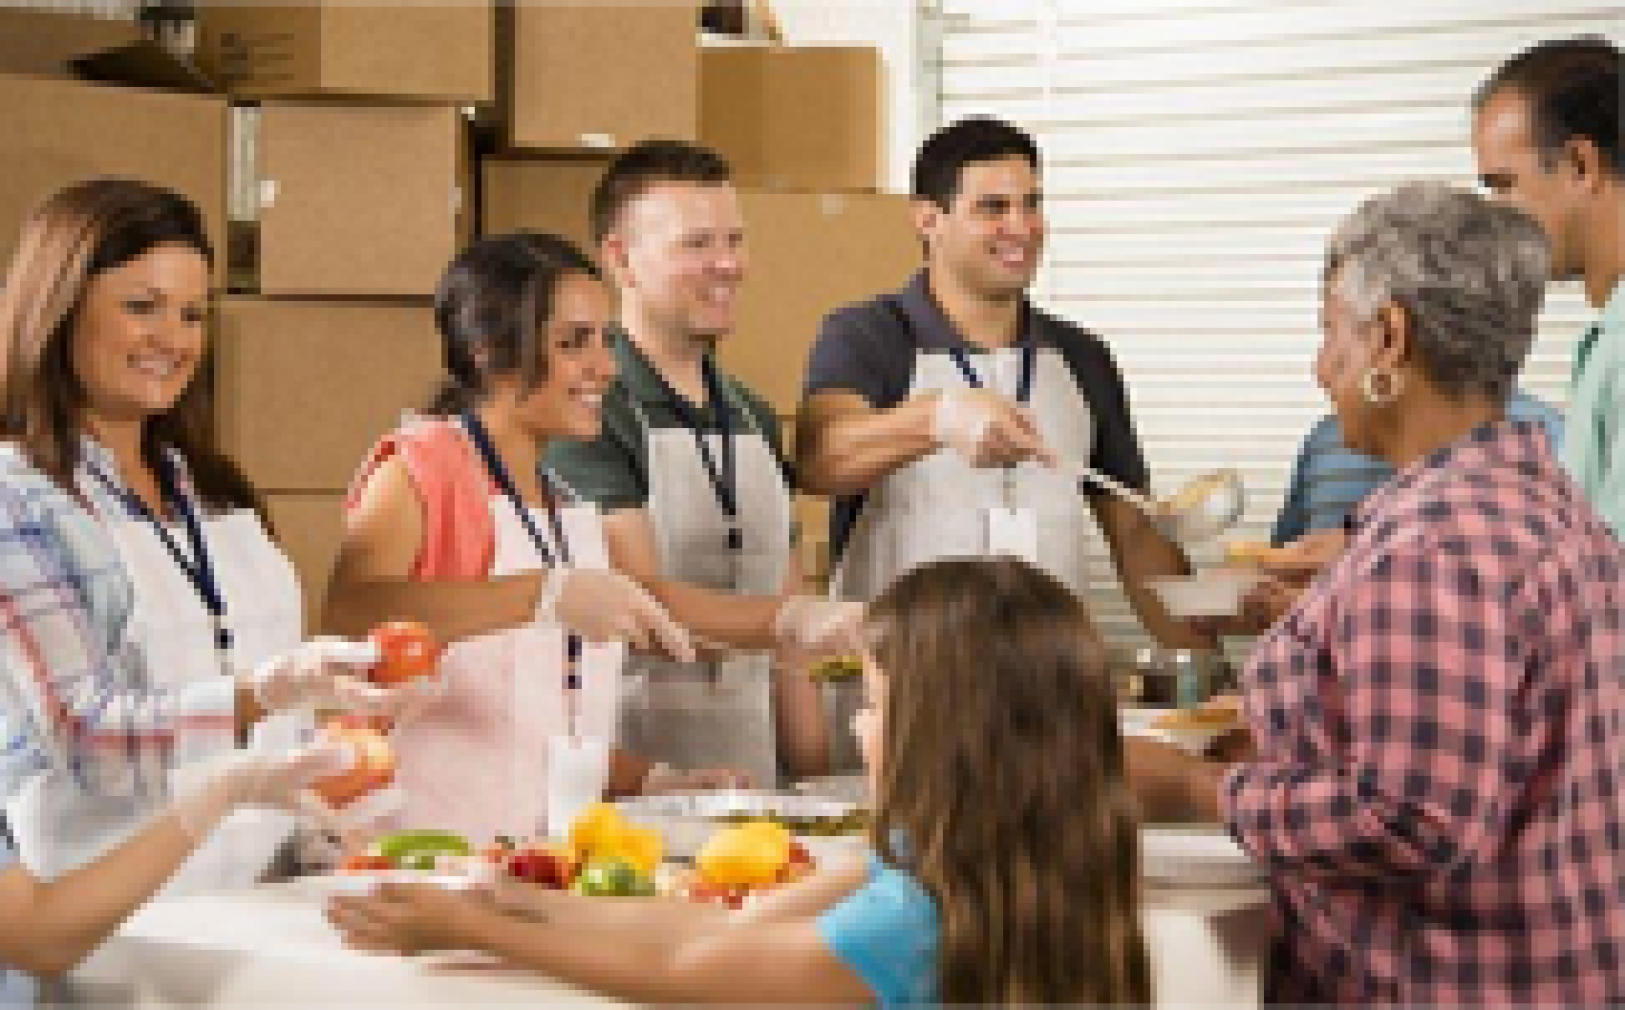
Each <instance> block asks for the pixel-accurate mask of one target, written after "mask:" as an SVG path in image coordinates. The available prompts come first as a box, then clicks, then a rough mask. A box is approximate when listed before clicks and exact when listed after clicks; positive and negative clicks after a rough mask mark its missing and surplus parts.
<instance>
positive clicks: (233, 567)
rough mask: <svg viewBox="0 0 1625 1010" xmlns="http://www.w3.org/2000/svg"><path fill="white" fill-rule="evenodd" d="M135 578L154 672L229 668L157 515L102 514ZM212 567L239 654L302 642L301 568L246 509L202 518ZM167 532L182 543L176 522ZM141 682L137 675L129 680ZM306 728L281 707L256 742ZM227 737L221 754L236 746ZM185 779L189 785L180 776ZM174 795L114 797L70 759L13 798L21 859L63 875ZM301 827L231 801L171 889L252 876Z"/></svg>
mask: <svg viewBox="0 0 1625 1010" xmlns="http://www.w3.org/2000/svg"><path fill="white" fill-rule="evenodd" d="M99 518H100V519H101V521H102V522H103V524H104V526H105V528H106V529H107V530H108V532H109V534H110V535H111V537H112V539H113V542H114V544H115V545H116V547H117V549H118V553H119V558H120V560H121V561H122V562H123V564H124V567H125V569H126V571H127V572H128V573H129V577H130V580H131V583H132V584H133V587H134V601H135V603H134V613H133V614H132V628H131V631H132V634H133V636H134V638H135V640H136V642H137V644H138V647H139V648H140V650H141V652H142V655H143V658H144V660H145V662H144V663H143V667H144V669H145V671H146V675H147V683H148V684H149V685H151V686H153V687H179V686H182V685H185V684H191V683H196V682H199V681H203V680H207V679H209V678H214V677H222V676H226V675H227V671H225V670H224V669H222V665H221V655H220V653H219V651H218V650H217V649H216V647H215V625H214V619H213V618H212V616H211V615H210V614H209V612H208V610H207V608H206V607H205V606H204V604H203V602H202V600H201V599H200V597H199V595H198V593H197V591H196V590H195V589H194V588H193V586H192V583H191V582H190V581H189V580H188V579H187V577H186V575H185V574H184V573H183V572H182V571H181V569H180V566H179V565H178V564H177V563H176V561H175V559H174V558H173V557H172V556H171V555H170V553H169V551H168V549H167V548H166V547H165V545H164V543H163V541H162V540H161V539H160V538H159V535H158V533H157V531H156V530H154V529H153V527H152V525H151V524H150V523H149V522H147V521H145V520H143V519H140V518H137V517H134V516H131V515H129V514H127V513H120V514H118V515H101V516H99ZM200 518H201V520H202V522H203V530H204V539H205V542H206V543H207V545H208V550H209V554H210V559H211V562H212V564H213V567H214V571H215V577H216V579H217V580H218V582H219V585H220V589H221V595H222V596H224V598H225V600H226V601H227V624H228V626H229V627H230V630H231V634H232V647H231V651H230V661H231V665H232V666H233V667H234V668H236V669H249V668H252V667H253V666H255V665H257V664H258V663H260V662H262V661H264V660H266V659H270V658H272V657H273V656H276V655H278V654H280V653H283V652H286V651H288V650H290V649H292V648H294V647H295V646H297V645H298V644H299V643H300V641H301V637H302V630H303V627H302V625H303V602H302V597H301V594H300V590H299V580H298V576H297V574H296V573H295V571H294V568H293V565H292V564H291V563H290V562H289V560H288V559H287V557H286V556H285V555H283V554H282V552H281V551H280V550H278V549H277V547H276V545H275V544H273V543H272V542H271V539H270V537H269V536H267V535H266V532H265V528H264V526H263V525H262V524H261V523H260V520H259V517H258V516H256V515H255V514H254V513H253V512H251V511H249V510H238V511H233V512H229V513H226V514H224V515H219V516H203V517H200ZM170 528H171V533H172V535H174V536H175V537H176V540H177V542H180V543H186V542H187V541H186V538H185V534H184V532H183V530H182V529H181V526H180V524H179V523H176V524H174V525H172V526H171V527H170ZM131 686H137V685H131ZM308 736H309V719H308V717H307V716H303V715H301V714H297V713H295V714H287V715H280V716H273V717H271V718H270V719H268V720H266V721H265V722H264V723H262V724H261V725H260V726H259V727H257V728H256V732H255V733H254V735H253V736H252V738H251V740H250V747H251V748H254V749H265V750H267V751H269V752H282V751H286V750H288V749H291V748H293V747H296V746H298V745H299V744H300V743H301V742H303V741H304V740H305V739H308ZM229 749H230V745H229V743H228V744H226V747H225V749H223V751H222V757H225V756H227V754H228V753H229ZM203 774H205V768H204V767H203V766H198V767H194V768H186V767H182V768H177V769H174V771H173V772H172V774H171V782H172V783H174V788H175V790H176V791H177V792H184V791H185V790H186V789H188V788H190V787H191V786H192V785H195V784H196V783H197V782H198V781H199V780H200V779H201V777H202V775H203ZM183 783H184V784H183ZM165 805H166V799H165V798H164V797H162V796H157V795H154V796H151V797H147V798H144V799H135V798H129V799H106V798H102V797H96V796H93V795H89V794H87V793H86V792H85V791H84V789H83V788H82V787H81V786H80V785H79V784H78V782H77V781H76V780H75V779H74V776H73V775H72V773H71V772H70V771H69V770H68V769H65V768H53V769H50V770H48V771H46V772H43V773H41V774H40V775H38V776H35V777H34V778H33V779H32V780H30V781H29V783H28V784H27V785H26V786H25V787H24V789H23V790H22V791H21V792H20V793H19V795H18V796H17V797H16V798H15V799H14V800H13V802H12V804H11V805H10V807H9V808H8V811H9V814H10V818H11V826H12V830H13V832H14V833H15V834H16V836H17V847H18V851H19V855H20V856H21V858H22V860H23V862H24V863H25V864H26V865H28V866H29V868H30V869H32V870H33V871H34V872H35V873H36V874H38V875H39V876H41V877H44V878H48V879H50V878H55V877H58V876H61V875H62V874H63V873H66V872H68V871H69V870H72V869H74V868H76V867H79V866H82V865H84V864H85V863H88V862H90V861H91V860H93V859H95V858H96V857H98V856H100V855H102V854H104V853H106V852H107V851H108V850H109V849H111V848H113V847H114V846H116V845H117V844H118V843H119V842H121V841H123V840H124V839H126V838H128V837H129V836H130V835H131V834H133V833H134V832H135V831H136V830H138V829H139V828H140V827H142V826H143V825H144V824H145V823H147V822H148V821H149V820H150V819H151V818H152V817H153V816H154V815H155V814H157V813H159V812H161V811H162V810H163V808H164V806H165ZM294 827H295V821H294V819H293V818H292V817H290V816H288V815H286V814H282V813H279V812H276V811H269V810H238V811H235V812H233V813H232V814H231V815H230V816H229V817H227V819H226V820H225V821H223V822H222V823H221V824H220V825H219V827H217V828H216V829H215V831H214V832H212V833H211V834H210V836H209V837H208V838H207V839H206V840H204V841H203V842H202V843H201V844H200V845H199V847H198V849H197V851H196V852H195V853H194V854H193V856H192V857H191V858H190V859H188V860H187V862H186V864H185V865H184V866H183V867H182V868H181V870H180V871H179V872H178V873H177V874H176V875H175V876H174V877H172V878H171V880H170V883H169V884H168V885H167V887H166V888H165V892H164V893H165V894H166V895H171V896H173V895H181V894H197V893H205V892H209V891H219V890H227V889H233V888H240V887H246V886H248V885H250V884H252V883H254V882H255V881H256V880H258V879H259V878H260V876H261V875H262V874H263V873H264V872H265V870H266V869H267V868H268V867H269V865H270V863H271V861H272V859H273V857H274V856H275V854H276V851H277V849H278V848H279V847H280V846H281V845H282V843H283V842H284V841H286V840H287V839H288V837H290V835H291V834H292V832H293V829H294Z"/></svg>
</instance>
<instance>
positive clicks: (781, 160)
mask: <svg viewBox="0 0 1625 1010" xmlns="http://www.w3.org/2000/svg"><path fill="white" fill-rule="evenodd" d="M883 94H884V89H883V88H882V74H881V62H880V54H879V53H878V52H877V51H876V50H874V49H869V48H865V47H861V46H806V47H787V46H722V47H708V48H705V49H702V50H701V51H700V140H701V142H703V143H705V144H708V145H710V146H711V147H714V148H716V149H717V150H718V151H720V152H722V154H723V155H724V156H725V157H726V158H727V159H728V160H729V161H730V162H732V163H733V167H734V174H735V178H737V179H738V181H739V184H740V185H741V186H745V187H748V188H759V189H783V190H807V191H812V192H820V191H839V190H878V189H880V188H881V186H882V183H883V182H884V178H883V165H882V158H881V144H882V128H881V122H882V101H883Z"/></svg>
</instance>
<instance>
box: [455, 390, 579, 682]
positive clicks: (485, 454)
mask: <svg viewBox="0 0 1625 1010" xmlns="http://www.w3.org/2000/svg"><path fill="white" fill-rule="evenodd" d="M463 425H464V427H466V428H467V429H468V438H469V440H470V441H471V442H473V443H474V449H475V451H476V452H478V453H479V454H480V460H481V461H482V462H484V464H485V470H486V472H487V473H489V474H490V475H491V479H492V480H494V481H496V484H497V490H499V491H501V492H502V494H503V497H505V498H507V499H508V502H509V504H511V505H512V506H513V510H514V511H515V512H517V513H518V514H519V521H520V522H521V523H523V524H524V526H525V532H526V533H529V534H530V539H531V542H532V543H534V544H535V545H536V553H537V554H540V555H541V556H542V563H543V564H545V565H547V566H548V567H549V568H553V567H557V566H558V565H560V564H563V565H566V566H568V565H570V564H571V560H570V541H569V540H568V539H566V538H565V536H564V520H563V519H561V518H560V517H559V509H558V503H557V501H556V500H555V499H557V497H558V495H557V493H556V491H557V489H556V488H551V487H550V488H549V491H550V493H549V495H548V503H547V524H548V526H550V527H551V528H552V530H553V543H554V544H556V545H558V552H559V556H558V560H556V561H555V560H554V558H553V548H552V547H550V546H549V545H548V542H547V537H545V536H543V535H542V531H541V529H540V528H539V527H538V526H537V525H536V517H535V516H533V515H531V514H530V509H528V508H526V507H525V500H524V499H523V498H521V497H520V496H519V488H518V486H516V485H515V484H514V482H513V475H511V474H510V473H508V467H507V464H505V463H503V462H502V457H501V456H498V455H497V449H496V446H495V445H493V444H492V442H491V433H490V432H488V431H486V430H485V423H484V422H483V421H481V420H480V418H479V415H478V414H475V413H474V412H473V411H472V410H469V411H464V412H463ZM544 479H545V478H544ZM549 484H551V482H549ZM564 647H565V658H566V659H567V660H568V661H569V665H568V668H567V670H566V672H565V675H564V686H565V687H566V688H569V689H570V690H575V689H576V688H579V687H580V686H581V678H580V674H579V673H578V672H577V670H576V664H577V663H578V662H580V660H581V651H582V641H581V636H580V635H575V634H570V635H566V636H565V639H564Z"/></svg>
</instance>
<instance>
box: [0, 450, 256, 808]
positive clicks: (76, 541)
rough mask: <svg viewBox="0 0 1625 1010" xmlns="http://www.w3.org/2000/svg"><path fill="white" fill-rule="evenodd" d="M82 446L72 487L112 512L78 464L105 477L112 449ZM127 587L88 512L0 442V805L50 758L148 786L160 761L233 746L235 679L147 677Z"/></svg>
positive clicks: (161, 778)
mask: <svg viewBox="0 0 1625 1010" xmlns="http://www.w3.org/2000/svg"><path fill="white" fill-rule="evenodd" d="M84 450H85V456H86V459H85V464H84V466H83V467H81V471H80V480H79V490H80V492H81V493H82V494H83V495H84V496H85V498H86V499H88V500H89V502H90V503H91V504H92V505H93V506H94V507H95V509H96V510H97V512H98V513H101V514H105V515H112V516H118V515H120V514H121V512H122V509H123V507H124V506H123V503H122V502H121V501H120V500H119V499H118V498H117V497H115V496H114V495H112V494H111V493H109V491H108V490H107V489H106V488H105V487H103V486H102V485H101V484H100V482H98V481H96V480H92V479H90V476H89V470H88V469H86V468H87V467H89V466H92V465H99V466H100V467H101V468H102V471H103V472H104V473H110V474H116V473H117V472H118V471H117V468H116V467H115V466H114V465H113V461H112V458H111V457H110V456H109V455H108V454H107V451H106V450H105V449H103V448H102V447H101V446H99V445H97V444H96V443H94V442H91V441H89V440H88V439H87V440H85V443H84ZM133 593H134V588H133V586H132V585H131V583H130V576H129V573H128V572H127V571H126V570H125V568H124V565H123V563H122V562H121V561H120V559H119V554H118V550H117V548H116V547H115V546H114V543H113V540H112V538H111V537H110V536H109V534H108V532H107V530H106V529H105V528H104V527H103V525H102V522H101V520H100V519H99V518H98V517H97V515H96V514H93V513H92V512H90V511H87V510H86V508H85V505H84V504H83V503H82V502H81V501H79V500H77V499H75V498H74V497H73V495H71V494H69V493H68V492H67V491H64V490H63V489H62V488H60V487H58V486H57V485H56V484H55V483H54V482H52V480H51V479H50V478H49V477H47V476H46V475H45V474H44V473H42V472H41V471H40V470H39V469H37V468H36V467H35V466H34V465H33V464H32V463H31V462H30V461H29V460H28V458H27V457H26V456H25V455H24V454H23V452H22V451H21V449H20V448H18V447H17V446H16V445H15V444H12V443H4V444H0V804H3V803H4V802H5V801H6V800H7V799H9V798H10V797H11V796H12V795H13V794H14V793H15V792H16V791H17V790H19V789H21V788H22V786H23V784H24V783H25V782H27V781H28V779H30V778H31V777H33V776H34V775H36V774H38V773H39V772H42V771H44V770H46V769H48V768H61V769H68V770H71V771H72V772H73V773H74V774H75V775H76V777H77V778H78V780H79V781H80V783H81V784H82V785H83V786H84V788H85V790H86V791H87V793H90V794H96V795H101V796H115V797H160V796H163V795H164V794H165V792H166V789H167V785H168V774H169V772H170V770H171V769H173V768H174V767H176V766H177V765H181V764H185V763H188V762H191V761H197V760H201V759H204V758H209V757H213V756H215V755H218V754H220V753H222V752H225V751H229V750H230V749H231V748H232V747H233V746H234V744H235V729H234V726H235V721H234V718H233V712H234V707H235V704H236V686H235V684H234V683H233V681H232V680H231V678H229V677H221V678H220V679H219V680H218V681H213V682H208V683H198V684H188V685H186V686H184V687H178V688H165V687H159V686H156V685H155V684H154V683H153V678H152V677H151V676H150V675H149V673H148V670H147V665H146V661H145V658H144V655H143V653H142V651H141V649H140V646H139V643H138V641H137V639H136V637H135V634H134V629H133V627H132V625H131V618H132V614H133V611H134V603H135V601H134V595H133Z"/></svg>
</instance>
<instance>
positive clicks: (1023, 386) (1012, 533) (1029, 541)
mask: <svg viewBox="0 0 1625 1010" xmlns="http://www.w3.org/2000/svg"><path fill="white" fill-rule="evenodd" d="M948 353H949V354H950V355H952V356H953V359H954V364H956V365H958V366H959V372H960V374H961V375H963V376H964V377H965V382H966V383H968V384H969V385H970V387H971V388H972V389H985V388H986V384H985V383H983V382H982V377H981V376H980V375H978V374H977V373H976V369H975V368H974V367H972V366H971V363H970V355H969V354H967V353H965V349H964V348H963V347H950V348H949V349H948ZM1037 359H1038V345H1037V344H1035V343H1033V342H1032V341H1030V340H1029V341H1027V342H1025V343H1023V344H1022V347H1021V375H1020V378H1019V379H1017V382H1016V402H1017V403H1019V404H1021V405H1022V406H1026V405H1027V403H1028V402H1029V401H1031V400H1032V395H1033V373H1034V371H1035V370H1036V367H1037ZM1003 469H1004V472H1003V474H1002V476H1001V477H1000V481H999V487H1000V491H1001V497H1002V500H1003V504H1002V505H1001V506H999V507H996V508H990V509H987V510H986V511H985V513H984V518H985V523H986V533H987V553H988V554H990V555H999V554H1007V555H1011V556H1014V557H1018V558H1021V559H1023V560H1025V561H1028V562H1030V563H1033V564H1036V563H1037V562H1038V514H1037V513H1036V512H1034V511H1033V510H1032V509H1030V508H1018V507H1017V506H1016V468H1015V467H1014V466H1006V467H1004V468H1003Z"/></svg>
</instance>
